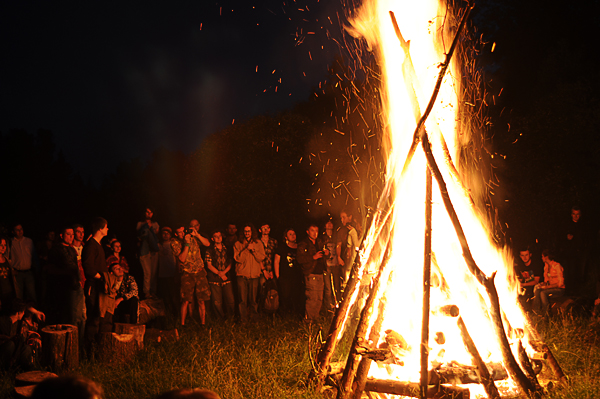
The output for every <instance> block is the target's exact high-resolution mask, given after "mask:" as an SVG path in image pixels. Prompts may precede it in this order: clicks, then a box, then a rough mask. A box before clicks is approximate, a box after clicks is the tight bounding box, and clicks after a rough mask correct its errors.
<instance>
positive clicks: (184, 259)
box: [171, 220, 210, 326]
mask: <svg viewBox="0 0 600 399" xmlns="http://www.w3.org/2000/svg"><path fill="white" fill-rule="evenodd" d="M194 222H196V223H197V222H198V221H197V220H192V222H191V223H190V226H191V225H194ZM199 225H200V224H199V223H198V227H199ZM175 235H176V236H177V238H178V240H173V241H171V247H172V248H173V253H174V254H175V256H176V257H177V259H178V261H179V272H180V274H181V325H182V326H184V325H185V319H186V317H187V313H188V306H189V305H190V304H191V303H192V301H193V300H194V296H195V297H196V301H197V303H198V313H199V314H200V323H201V324H202V325H204V324H205V323H206V306H205V305H204V301H208V300H209V299H210V288H209V286H208V280H207V279H206V269H205V268H204V262H203V261H202V256H201V255H200V243H202V244H203V245H206V246H208V240H207V239H206V238H204V237H202V236H201V235H200V234H198V231H197V230H196V229H194V228H190V229H189V231H188V232H186V231H185V228H184V227H183V226H179V227H178V228H177V229H176V230H175Z"/></svg>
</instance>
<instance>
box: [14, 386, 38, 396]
mask: <svg viewBox="0 0 600 399" xmlns="http://www.w3.org/2000/svg"><path fill="white" fill-rule="evenodd" d="M35 387H36V385H26V386H23V387H15V397H17V398H31V395H33V390H34V389H35Z"/></svg>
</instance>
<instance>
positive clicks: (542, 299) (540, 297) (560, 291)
mask: <svg viewBox="0 0 600 399" xmlns="http://www.w3.org/2000/svg"><path fill="white" fill-rule="evenodd" d="M564 294H565V289H564V288H547V289H536V290H535V296H534V297H533V308H534V309H535V310H538V311H541V312H542V313H544V314H545V313H547V312H548V307H549V302H548V297H550V295H552V297H553V298H559V297H561V296H563V295H564Z"/></svg>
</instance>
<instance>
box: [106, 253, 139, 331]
mask: <svg viewBox="0 0 600 399" xmlns="http://www.w3.org/2000/svg"><path fill="white" fill-rule="evenodd" d="M109 270H110V272H111V273H112V274H113V275H115V276H116V277H117V295H116V298H115V313H114V317H113V320H114V322H115V323H131V324H137V322H138V314H139V306H140V297H139V295H138V285H137V283H136V282H135V279H134V278H133V276H132V275H130V274H129V273H126V272H125V271H124V270H123V268H122V267H121V264H119V263H116V262H115V263H113V264H112V265H110V269H109Z"/></svg>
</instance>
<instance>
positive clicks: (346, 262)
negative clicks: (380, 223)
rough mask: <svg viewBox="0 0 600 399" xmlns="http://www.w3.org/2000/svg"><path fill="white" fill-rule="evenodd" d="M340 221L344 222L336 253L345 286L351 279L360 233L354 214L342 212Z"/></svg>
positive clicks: (339, 233)
mask: <svg viewBox="0 0 600 399" xmlns="http://www.w3.org/2000/svg"><path fill="white" fill-rule="evenodd" d="M340 219H341V220H342V225H343V227H342V228H340V230H339V231H338V238H337V241H338V242H337V246H336V252H337V256H338V263H339V264H340V266H341V268H342V270H343V273H344V284H345V283H347V282H348V279H349V278H350V273H351V272H352V266H353V264H354V258H355V257H356V253H357V252H358V247H359V245H360V243H359V241H358V231H357V230H356V224H355V222H354V219H353V217H352V214H351V213H350V212H349V211H347V210H344V211H342V212H340Z"/></svg>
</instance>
